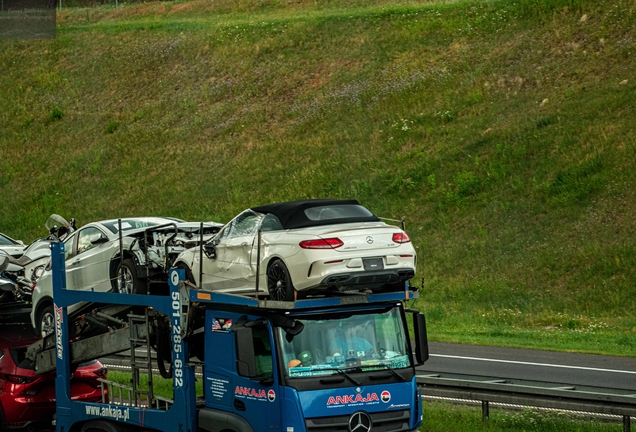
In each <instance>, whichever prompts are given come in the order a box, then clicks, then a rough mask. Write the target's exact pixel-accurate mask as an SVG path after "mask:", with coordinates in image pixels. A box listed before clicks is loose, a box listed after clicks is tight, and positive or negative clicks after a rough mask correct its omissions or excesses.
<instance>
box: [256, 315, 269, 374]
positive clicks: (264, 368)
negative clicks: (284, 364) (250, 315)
mask: <svg viewBox="0 0 636 432" xmlns="http://www.w3.org/2000/svg"><path fill="white" fill-rule="evenodd" d="M252 336H253V341H254V359H255V361H256V375H257V376H258V377H259V378H271V377H272V376H273V375H272V371H273V364H272V346H271V344H270V341H269V332H268V331H267V327H266V326H255V327H253V328H252Z"/></svg>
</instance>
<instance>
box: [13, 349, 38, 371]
mask: <svg viewBox="0 0 636 432" xmlns="http://www.w3.org/2000/svg"><path fill="white" fill-rule="evenodd" d="M9 352H10V353H11V358H12V359H13V363H15V365H16V366H17V367H19V368H22V369H31V370H35V365H34V364H33V363H32V362H31V361H30V360H29V359H27V358H26V352H27V349H26V348H13V349H10V350H9Z"/></svg>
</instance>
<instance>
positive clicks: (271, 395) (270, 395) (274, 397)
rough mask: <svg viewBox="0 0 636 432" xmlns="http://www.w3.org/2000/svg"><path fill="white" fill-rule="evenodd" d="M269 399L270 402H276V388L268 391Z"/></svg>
mask: <svg viewBox="0 0 636 432" xmlns="http://www.w3.org/2000/svg"><path fill="white" fill-rule="evenodd" d="M267 399H269V401H270V402H274V401H275V400H276V393H274V390H270V391H268V392H267Z"/></svg>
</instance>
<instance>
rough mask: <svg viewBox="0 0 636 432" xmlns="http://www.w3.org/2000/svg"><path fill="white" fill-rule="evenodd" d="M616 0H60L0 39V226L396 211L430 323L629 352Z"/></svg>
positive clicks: (629, 173) (623, 54)
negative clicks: (413, 253) (341, 202)
mask: <svg viewBox="0 0 636 432" xmlns="http://www.w3.org/2000/svg"><path fill="white" fill-rule="evenodd" d="M635 15H636V6H635V5H634V3H633V2H631V1H628V0H605V1H593V0H518V1H515V2H511V1H503V0H491V1H486V0H473V1H468V0H466V1H444V2H435V1H424V0H421V1H416V0H408V1H407V0H404V1H391V0H375V1H362V0H340V1H337V0H333V1H327V0H319V1H314V0H312V1H310V0H300V1H297V2H292V3H290V2H279V1H275V0H271V1H261V0H240V1H229V0H228V1H226V0H220V1H214V2H211V1H205V0H200V1H193V2H185V3H183V2H179V3H172V2H167V3H159V2H156V3H144V4H136V5H125V6H124V7H120V8H117V9H115V8H114V7H112V6H100V7H91V8H86V7H77V8H67V9H65V10H64V11H62V12H60V13H58V17H57V18H58V24H59V26H58V37H57V39H55V40H51V41H48V40H40V41H10V40H1V41H0V67H1V70H2V71H3V72H4V73H3V74H0V88H2V95H3V97H2V98H0V131H1V132H0V196H2V197H3V206H2V207H1V208H0V232H4V233H6V234H8V235H11V236H13V237H18V238H22V239H24V240H27V241H28V240H31V239H32V238H34V237H36V236H39V235H43V234H44V228H43V226H42V225H43V222H44V221H45V220H46V218H47V217H48V215H49V214H51V213H54V212H55V213H60V214H62V215H64V216H65V217H67V218H69V217H76V218H77V220H78V222H79V224H84V223H87V222H90V221H93V220H100V219H105V218H113V217H122V216H130V215H170V216H175V217H181V218H184V219H189V220H217V221H222V222H225V221H228V220H229V219H230V218H231V217H233V216H234V215H235V214H236V213H238V212H239V211H241V210H243V209H244V208H247V207H250V206H254V205H259V204H264V203H269V202H275V201H283V200H290V199H299V198H308V197H334V198H356V199H358V200H360V201H361V202H362V203H363V204H364V205H366V206H367V207H369V208H370V209H371V210H372V211H374V212H375V213H376V214H378V215H380V216H386V217H394V218H399V217H405V218H406V221H407V231H408V233H409V235H410V236H411V238H412V240H413V243H414V245H415V246H416V248H417V250H418V269H417V275H416V279H417V280H418V283H419V279H420V278H424V279H425V286H424V288H423V289H422V292H421V296H420V299H418V300H417V302H415V306H416V307H418V308H420V309H422V310H424V311H425V312H426V313H427V315H428V322H429V336H430V338H431V339H432V340H436V341H456V342H466V343H484V344H494V345H507V346H518V347H532V348H549V349H559V350H571V351H580V352H597V353H605V354H614V355H625V356H636V336H634V334H635V332H634V330H635V329H636V304H635V300H634V299H635V298H636V284H634V282H633V281H634V280H636V267H635V266H634V264H635V261H636V256H635V254H634V246H633V240H632V239H633V238H634V237H635V234H636V223H635V220H636V219H635V218H634V217H633V214H634V213H635V212H634V210H635V209H636V199H635V195H634V183H635V180H636V179H635V178H634V177H635V174H634V173H636V169H635V167H634V158H633V157H632V156H633V154H634V150H635V147H636V132H635V130H634V127H633V119H634V118H635V114H636V112H635V111H636V109H635V106H634V100H635V99H634V96H635V95H636V85H635V84H636V76H635V72H634V71H636V60H635V54H636V34H635V33H634V30H633V29H634V28H635V27H636V26H635V25H634V24H635V23H634V20H635Z"/></svg>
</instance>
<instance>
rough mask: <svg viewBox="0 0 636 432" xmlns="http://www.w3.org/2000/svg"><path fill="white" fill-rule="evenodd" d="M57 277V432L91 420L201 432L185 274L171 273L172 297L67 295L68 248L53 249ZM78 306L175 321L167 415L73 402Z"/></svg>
mask: <svg viewBox="0 0 636 432" xmlns="http://www.w3.org/2000/svg"><path fill="white" fill-rule="evenodd" d="M51 264H52V271H53V298H54V299H55V305H54V309H55V350H56V370H57V374H56V378H55V396H56V413H57V417H56V430H57V431H58V432H68V431H69V430H71V427H72V426H73V425H74V424H77V423H79V422H86V421H90V420H117V421H119V422H123V423H126V424H129V425H135V426H140V427H149V428H153V429H157V430H170V431H175V432H176V431H179V432H188V431H193V430H195V429H194V428H195V427H196V394H195V386H194V385H195V377H194V369H193V368H192V367H191V366H190V365H189V364H188V359H187V358H185V357H186V354H185V353H187V352H188V346H187V342H186V341H184V340H183V339H182V338H181V332H180V331H181V329H182V328H183V323H182V314H181V305H182V304H183V301H186V302H187V301H188V299H181V298H180V293H179V281H180V280H183V279H184V278H185V271H184V270H176V269H171V270H170V273H169V284H170V296H152V295H141V294H130V295H122V294H117V293H102V292H99V293H98V292H86V291H73V290H68V291H67V290H66V273H65V266H64V243H52V244H51ZM78 302H92V303H105V304H123V305H142V306H149V307H152V308H154V309H156V310H157V311H159V312H161V313H163V314H165V315H166V316H169V317H171V319H170V321H171V324H172V329H173V332H172V337H171V340H172V362H173V371H174V373H173V376H174V380H173V387H174V396H175V397H174V403H173V404H172V406H171V407H170V408H169V409H168V410H167V411H166V410H158V409H152V408H146V407H133V406H126V407H124V406H120V405H113V404H101V403H94V402H79V401H73V400H71V397H70V394H69V392H70V387H71V386H70V377H71V375H72V372H71V363H70V346H69V345H70V343H69V329H68V324H69V322H68V313H67V308H68V306H70V305H72V304H75V303H78Z"/></svg>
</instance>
